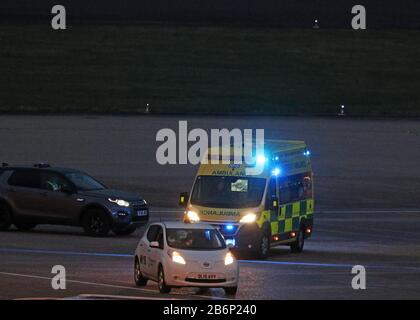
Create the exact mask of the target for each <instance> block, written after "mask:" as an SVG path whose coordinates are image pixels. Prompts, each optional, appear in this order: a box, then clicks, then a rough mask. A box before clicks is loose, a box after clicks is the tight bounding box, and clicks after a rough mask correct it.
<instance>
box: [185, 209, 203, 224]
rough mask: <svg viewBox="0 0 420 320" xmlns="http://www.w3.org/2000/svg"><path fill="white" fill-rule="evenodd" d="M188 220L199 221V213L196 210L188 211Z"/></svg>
mask: <svg viewBox="0 0 420 320" xmlns="http://www.w3.org/2000/svg"><path fill="white" fill-rule="evenodd" d="M187 220H188V221H189V222H199V221H200V217H199V216H198V213H197V212H195V211H188V212H187Z"/></svg>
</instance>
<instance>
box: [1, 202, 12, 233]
mask: <svg viewBox="0 0 420 320" xmlns="http://www.w3.org/2000/svg"><path fill="white" fill-rule="evenodd" d="M11 225H12V211H11V210H10V208H9V206H8V205H6V204H5V203H0V231H6V230H8V229H9V228H10V226H11Z"/></svg>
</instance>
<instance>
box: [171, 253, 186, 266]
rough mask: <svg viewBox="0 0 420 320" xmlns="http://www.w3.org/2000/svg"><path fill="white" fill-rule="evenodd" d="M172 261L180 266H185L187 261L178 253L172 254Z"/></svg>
mask: <svg viewBox="0 0 420 320" xmlns="http://www.w3.org/2000/svg"><path fill="white" fill-rule="evenodd" d="M172 261H173V262H175V263H179V264H185V263H186V262H185V259H184V258H183V257H182V256H181V255H180V254H179V253H178V252H176V251H174V252H172Z"/></svg>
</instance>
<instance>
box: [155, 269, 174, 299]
mask: <svg viewBox="0 0 420 320" xmlns="http://www.w3.org/2000/svg"><path fill="white" fill-rule="evenodd" d="M158 286H159V292H160V293H169V292H171V287H169V286H167V285H166V281H165V273H164V272H163V267H162V266H159V271H158Z"/></svg>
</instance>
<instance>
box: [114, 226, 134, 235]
mask: <svg viewBox="0 0 420 320" xmlns="http://www.w3.org/2000/svg"><path fill="white" fill-rule="evenodd" d="M136 230H137V228H136V227H125V228H121V227H120V228H114V229H112V232H114V233H115V234H116V235H117V236H129V235H130V234H133V233H134V232H135V231H136Z"/></svg>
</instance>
